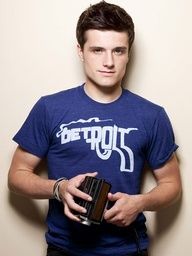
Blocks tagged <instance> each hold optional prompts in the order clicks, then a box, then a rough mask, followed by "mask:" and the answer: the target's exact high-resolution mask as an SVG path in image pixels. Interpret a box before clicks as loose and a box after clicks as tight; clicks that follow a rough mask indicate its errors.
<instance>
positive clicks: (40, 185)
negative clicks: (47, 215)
mask: <svg viewBox="0 0 192 256" xmlns="http://www.w3.org/2000/svg"><path fill="white" fill-rule="evenodd" d="M54 183H55V181H54V180H49V179H46V178H42V177H40V176H38V175H36V174H35V173H33V172H31V171H27V170H17V172H14V173H13V174H9V177H8V186H9V189H10V190H11V191H13V192H15V193H17V194H22V195H23V196H27V197H31V198H34V199H50V198H53V186H54Z"/></svg>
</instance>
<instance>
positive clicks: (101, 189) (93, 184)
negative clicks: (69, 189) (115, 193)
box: [75, 176, 111, 225]
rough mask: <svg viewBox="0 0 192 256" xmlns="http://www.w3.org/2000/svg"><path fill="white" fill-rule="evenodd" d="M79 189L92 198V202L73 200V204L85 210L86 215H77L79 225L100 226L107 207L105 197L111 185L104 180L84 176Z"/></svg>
mask: <svg viewBox="0 0 192 256" xmlns="http://www.w3.org/2000/svg"><path fill="white" fill-rule="evenodd" d="M79 189H80V190H81V191H83V192H85V193H86V194H89V195H90V196H91V197H92V201H86V200H83V199H81V198H75V202H76V203H77V204H79V205H80V206H82V207H84V208H85V209H86V210H87V212H86V213H81V214H78V217H79V218H80V219H81V223H82V224H85V225H91V224H92V223H93V224H100V223H101V222H102V219H103V213H104V210H105V209H106V207H107V202H108V199H107V195H108V193H109V191H110V189H111V184H110V183H108V182H106V181H105V180H104V179H98V178H95V177H91V176H86V177H85V180H84V181H83V182H82V184H81V186H80V187H79Z"/></svg>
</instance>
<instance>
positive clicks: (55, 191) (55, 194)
mask: <svg viewBox="0 0 192 256" xmlns="http://www.w3.org/2000/svg"><path fill="white" fill-rule="evenodd" d="M63 180H67V178H65V177H62V178H59V179H57V180H56V182H55V184H54V186H53V197H54V198H55V199H57V200H58V201H59V202H62V199H61V197H60V194H59V186H60V184H61V182H62V181H63Z"/></svg>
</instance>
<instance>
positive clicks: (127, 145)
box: [9, 1, 181, 256]
mask: <svg viewBox="0 0 192 256" xmlns="http://www.w3.org/2000/svg"><path fill="white" fill-rule="evenodd" d="M77 40H78V52H79V56H80V58H81V60H82V63H83V66H84V72H85V83H84V84H83V85H81V86H78V87H76V88H73V89H69V90H66V91H62V92H59V93H56V94H53V95H49V96H44V97H42V98H41V99H40V100H39V101H38V102H37V103H36V104H35V106H34V107H33V109H32V111H31V112H30V114H29V116H28V118H27V119H26V121H25V123H24V124H23V126H22V127H21V129H20V130H19V131H18V133H17V134H16V135H15V137H14V141H16V142H17V143H18V144H19V146H18V148H17V149H16V152H15V154H14V157H13V160H12V164H11V167H10V171H9V188H10V189H11V190H12V191H15V192H16V193H20V194H23V195H25V196H28V197H31V198H47V199H50V200H49V212H48V216H47V225H48V230H47V233H46V240H47V243H48V250H47V256H54V255H60V256H62V255H79V256H80V255H81V256H94V255H95V256H104V255H115V256H125V255H148V254H147V248H148V244H149V241H148V236H147V234H146V227H145V217H144V215H143V213H142V212H143V211H156V210H158V209H159V208H162V207H165V206H167V205H168V204H170V203H171V202H172V201H173V200H175V199H176V198H177V197H178V195H179V194H180V190H181V182H180V175H179V168H178V163H177V160H176V157H175V154H174V152H175V151H176V149H177V145H176V144H175V142H174V135H173V131H172V128H171V124H170V121H169V119H168V117H167V115H166V113H165V111H164V109H163V108H162V107H160V106H158V105H156V104H153V103H151V102H149V101H147V100H145V99H143V98H141V97H140V96H137V95H135V94H133V93H131V92H130V91H128V90H125V89H123V88H122V86H121V83H122V79H123V77H124V75H125V71H126V66H127V63H128V60H129V55H130V49H131V46H132V43H133V40H134V25H133V22H132V19H131V17H130V16H129V15H128V14H127V13H126V12H125V10H123V9H122V8H120V7H119V6H116V5H113V4H108V3H106V2H104V1H102V2H100V3H98V4H95V5H92V6H90V7H89V8H88V9H87V10H85V11H84V12H83V13H82V15H81V16H80V18H79V21H78V24H77ZM43 158H46V159H47V163H48V179H44V178H42V177H40V176H38V175H37V174H36V173H35V170H36V167H37V165H38V164H39V163H40V161H41V160H42V159H43ZM146 162H147V163H148V165H149V166H150V167H151V169H152V171H153V173H154V176H155V178H156V181H157V185H156V187H155V188H153V189H152V190H151V191H149V192H148V193H146V194H140V184H141V177H142V174H143V168H144V164H145V163H146ZM87 175H88V176H93V177H95V176H96V177H98V178H102V179H105V180H106V181H107V182H109V183H111V185H112V188H111V192H110V193H109V194H108V200H109V202H111V203H112V206H111V207H110V208H109V209H107V210H106V211H105V213H104V220H103V222H102V224H101V225H94V224H93V225H91V226H86V225H83V224H81V223H80V219H79V218H78V217H77V215H76V214H75V212H79V213H84V212H85V209H84V208H83V207H81V206H79V205H78V204H77V203H76V201H75V200H74V197H79V198H81V199H84V200H87V201H90V200H91V198H90V196H88V194H86V193H84V192H82V191H81V190H80V189H79V186H80V184H81V183H82V182H83V180H84V179H85V176H87ZM64 177H65V178H64Z"/></svg>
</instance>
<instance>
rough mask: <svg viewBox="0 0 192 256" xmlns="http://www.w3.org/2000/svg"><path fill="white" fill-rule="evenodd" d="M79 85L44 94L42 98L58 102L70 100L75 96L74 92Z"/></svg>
mask: <svg viewBox="0 0 192 256" xmlns="http://www.w3.org/2000/svg"><path fill="white" fill-rule="evenodd" d="M79 87H80V86H76V87H72V88H67V89H65V90H62V91H59V92H55V93H52V94H48V95H44V96H43V97H42V99H43V100H44V101H46V102H48V103H49V102H54V101H56V102H58V101H71V99H72V98H73V97H75V94H76V93H77V90H78V88H79Z"/></svg>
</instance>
